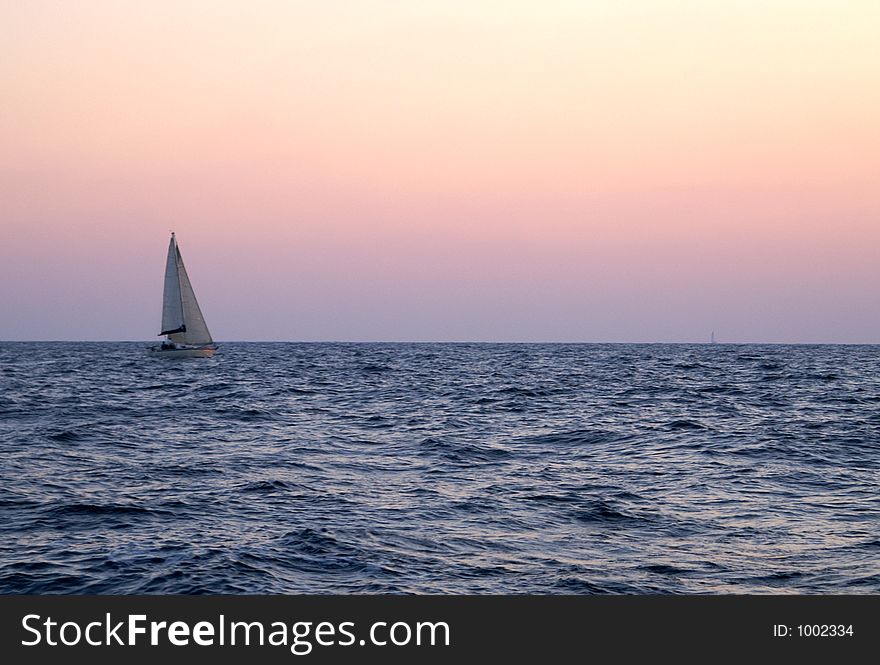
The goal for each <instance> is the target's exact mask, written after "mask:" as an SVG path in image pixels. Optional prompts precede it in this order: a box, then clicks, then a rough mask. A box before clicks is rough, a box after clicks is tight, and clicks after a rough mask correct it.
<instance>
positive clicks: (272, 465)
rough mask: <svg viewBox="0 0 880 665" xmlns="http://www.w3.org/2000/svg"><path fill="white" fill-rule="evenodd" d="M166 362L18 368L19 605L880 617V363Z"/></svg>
mask: <svg viewBox="0 0 880 665" xmlns="http://www.w3.org/2000/svg"><path fill="white" fill-rule="evenodd" d="M143 348H144V345H142V344H130V343H113V344H89V343H77V344H68V343H3V344H0V460H2V463H0V592H3V593H160V592H161V593H303V592H304V593H359V592H380V593H386V592H387V593H540V594H571V593H578V594H581V593H832V592H833V593H877V592H880V347H876V346H873V347H872V346H729V345H714V346H709V345H704V346H699V345H694V346H688V345H540V344H535V345H523V344H244V343H239V344H236V343H229V344H224V345H222V347H221V350H220V352H219V353H218V355H217V356H216V357H215V358H213V359H190V360H167V359H155V358H150V357H147V356H146V354H145V353H144V351H143Z"/></svg>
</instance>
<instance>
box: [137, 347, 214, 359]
mask: <svg viewBox="0 0 880 665" xmlns="http://www.w3.org/2000/svg"><path fill="white" fill-rule="evenodd" d="M214 351H215V349H214V348H213V347H210V346H202V347H193V348H189V349H163V348H162V347H159V346H151V347H150V350H149V353H150V355H151V356H153V357H154V358H210V357H211V356H213V355H214Z"/></svg>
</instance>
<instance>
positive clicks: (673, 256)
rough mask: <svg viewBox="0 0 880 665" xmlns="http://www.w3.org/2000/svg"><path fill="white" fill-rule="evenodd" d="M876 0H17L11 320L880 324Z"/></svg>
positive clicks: (9, 43) (364, 333)
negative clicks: (176, 278) (180, 303)
mask: <svg viewBox="0 0 880 665" xmlns="http://www.w3.org/2000/svg"><path fill="white" fill-rule="evenodd" d="M877 25H880V3H877V2H873V1H868V0H866V1H864V2H856V1H853V2H847V3H839V2H832V1H830V0H829V1H825V0H822V1H812V2H811V1H809V0H797V1H795V0H790V1H783V0H767V1H764V2H758V1H757V0H755V1H749V0H742V1H730V0H717V1H715V2H713V1H711V0H700V1H697V0H693V1H690V2H688V1H684V2H672V1H671V0H668V1H666V0H665V1H661V0H655V1H650V0H644V1H629V2H627V1H622V2H595V3H592V2H582V1H572V2H553V3H543V4H542V3H535V2H511V1H506V2H502V1H497V2H489V1H481V0H472V1H470V2H455V1H450V0H436V1H427V2H405V1H402V0H401V1H399V2H387V1H386V2H354V1H352V2H341V1H329V2H321V3H315V2H301V3H298V2H286V1H284V2H282V1H280V0H279V1H278V2H257V3H246V2H222V1H218V0H214V1H212V2H179V3H140V2H109V1H108V2H91V1H87V2H77V3H66V2H48V1H33V2H27V3H3V5H2V6H0V311H2V312H3V315H2V317H0V339H150V338H152V337H153V336H154V335H155V333H157V332H158V325H159V313H160V305H161V303H160V300H161V288H162V271H163V269H164V253H165V249H166V246H167V238H168V232H169V230H171V229H174V230H175V231H176V232H177V234H178V239H179V241H180V246H181V250H182V252H183V256H184V259H185V260H186V263H187V266H188V268H189V272H190V276H191V278H192V281H193V284H194V286H195V289H196V293H197V295H198V297H199V300H200V302H201V304H202V308H203V310H204V313H205V316H206V319H207V321H208V324H209V326H210V328H211V330H212V332H213V333H214V336H215V337H216V338H217V339H219V340H232V339H255V340H257V339H278V340H523V341H526V340H539V341H540V340H547V341H554V340H560V341H703V340H705V339H707V338H708V336H709V334H710V332H711V331H712V330H715V331H716V335H717V337H718V338H719V339H720V340H722V341H767V342H880V289H878V286H880V182H878V180H880V84H878V82H880V45H878V41H877V39H876V27H877Z"/></svg>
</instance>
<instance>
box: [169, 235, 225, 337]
mask: <svg viewBox="0 0 880 665" xmlns="http://www.w3.org/2000/svg"><path fill="white" fill-rule="evenodd" d="M159 334H160V335H168V338H169V339H170V340H171V341H172V342H175V343H177V344H210V343H212V342H213V340H212V339H211V333H210V332H209V331H208V326H207V325H206V324H205V317H203V316H202V310H201V309H200V308H199V302H198V301H197V300H196V294H195V293H193V288H192V284H191V283H190V281H189V276H188V275H187V274H186V267H185V266H184V265H183V258H182V257H181V255H180V248H178V246H177V240H176V239H175V237H174V234H173V233H172V234H171V242H170V243H169V245H168V260H167V261H166V263H165V292H164V296H163V301H162V332H160V333H159Z"/></svg>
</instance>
